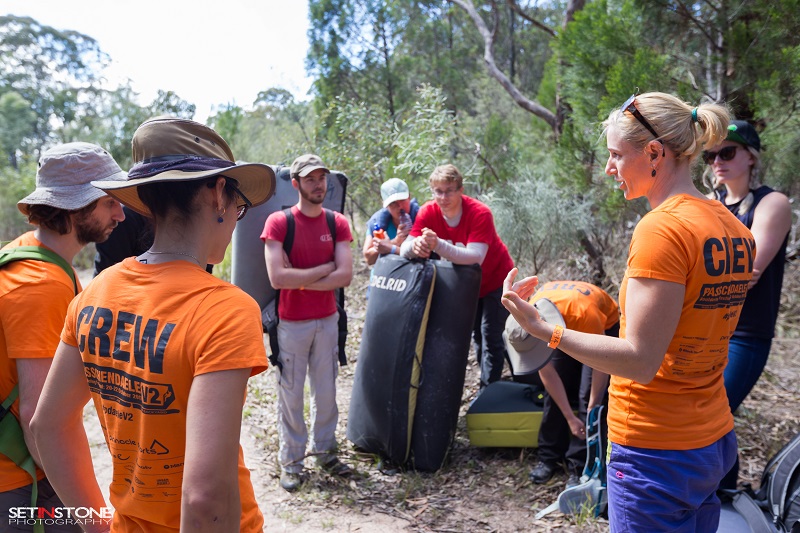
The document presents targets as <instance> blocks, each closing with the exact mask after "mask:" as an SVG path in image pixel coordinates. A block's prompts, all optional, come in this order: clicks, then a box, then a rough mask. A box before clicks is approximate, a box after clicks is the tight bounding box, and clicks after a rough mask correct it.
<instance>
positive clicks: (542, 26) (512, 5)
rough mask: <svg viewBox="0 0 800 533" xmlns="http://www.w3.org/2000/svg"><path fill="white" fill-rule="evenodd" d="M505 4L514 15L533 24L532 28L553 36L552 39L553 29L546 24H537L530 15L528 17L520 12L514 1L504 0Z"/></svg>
mask: <svg viewBox="0 0 800 533" xmlns="http://www.w3.org/2000/svg"><path fill="white" fill-rule="evenodd" d="M506 3H507V4H508V7H510V8H511V10H512V11H513V12H514V13H516V14H517V15H519V16H520V17H522V18H523V19H525V20H527V21H528V22H530V23H531V24H533V25H534V26H536V27H537V28H539V29H540V30H543V31H545V32H547V33H549V34H550V35H551V36H553V37H555V36H556V30H554V29H553V28H551V27H550V26H548V25H546V24H543V23H541V22H539V21H538V20H536V19H535V18H533V17H531V16H530V15H528V14H527V13H525V12H524V11H523V10H522V8H521V7H519V5H518V4H517V2H516V1H515V0H506Z"/></svg>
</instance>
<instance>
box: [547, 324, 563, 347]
mask: <svg viewBox="0 0 800 533" xmlns="http://www.w3.org/2000/svg"><path fill="white" fill-rule="evenodd" d="M562 335H564V326H556V327H555V328H554V329H553V336H552V337H550V342H548V343H547V347H548V348H552V349H554V350H555V349H556V348H558V345H559V344H561V336H562Z"/></svg>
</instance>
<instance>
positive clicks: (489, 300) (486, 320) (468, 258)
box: [401, 164, 514, 389]
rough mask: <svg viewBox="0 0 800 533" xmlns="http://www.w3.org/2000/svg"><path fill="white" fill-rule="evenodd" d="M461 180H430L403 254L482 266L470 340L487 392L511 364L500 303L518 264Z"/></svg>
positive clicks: (444, 172) (451, 168) (439, 176)
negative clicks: (506, 282)
mask: <svg viewBox="0 0 800 533" xmlns="http://www.w3.org/2000/svg"><path fill="white" fill-rule="evenodd" d="M463 180H464V179H463V177H462V176H461V173H460V172H459V170H458V168H456V167H455V165H450V164H447V165H441V166H439V167H436V168H435V169H434V171H433V173H432V174H431V176H430V180H429V181H430V186H431V192H432V194H433V201H432V202H427V203H426V204H425V205H423V206H422V207H421V208H420V210H419V213H418V214H417V219H416V220H415V221H414V227H413V228H412V229H411V233H410V238H409V239H406V241H405V242H404V243H403V246H402V248H401V254H402V255H403V256H404V257H408V258H413V257H422V258H428V257H430V256H431V254H432V253H436V254H438V255H439V256H440V257H442V258H444V259H447V260H449V261H452V262H453V263H456V264H459V265H471V264H475V263H477V264H479V265H480V266H481V269H482V274H483V275H482V278H481V287H480V292H479V295H478V298H479V300H478V312H477V314H476V317H475V325H474V327H473V331H472V338H473V341H474V346H475V353H476V355H477V358H478V364H479V365H480V367H481V380H480V386H481V389H483V388H484V387H486V386H487V385H488V384H489V383H492V382H495V381H498V380H499V379H500V377H501V375H502V373H503V362H504V361H505V359H506V358H507V354H506V348H505V343H504V342H503V328H504V327H505V322H506V317H508V311H507V310H506V309H505V308H504V307H503V305H502V304H501V303H500V296H501V295H502V289H503V280H504V279H505V276H506V274H508V272H509V271H510V270H511V269H512V268H513V267H514V261H513V260H512V259H511V255H510V254H509V253H508V248H506V245H505V244H504V243H503V241H502V240H501V239H500V236H499V235H498V234H497V230H496V229H495V227H494V218H493V217H492V212H491V211H490V210H489V207H488V206H486V204H483V203H481V202H479V201H478V200H475V199H474V198H470V197H469V196H467V195H465V194H464V193H463Z"/></svg>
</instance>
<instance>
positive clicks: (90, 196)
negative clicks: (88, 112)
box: [17, 142, 127, 216]
mask: <svg viewBox="0 0 800 533" xmlns="http://www.w3.org/2000/svg"><path fill="white" fill-rule="evenodd" d="M126 177H127V175H126V173H125V172H124V171H123V170H122V169H121V168H119V165H118V164H117V162H116V161H114V158H113V157H111V155H110V154H109V153H108V152H107V151H105V150H104V149H102V148H101V147H99V146H97V145H96V144H91V143H85V142H72V143H66V144H59V145H58V146H54V147H53V148H50V149H48V150H45V151H44V152H42V156H41V157H40V158H39V167H38V169H37V170H36V189H35V190H34V191H33V192H32V193H30V194H29V195H28V196H26V197H25V198H23V199H22V200H20V201H19V202H17V208H18V209H19V210H20V211H21V212H22V214H24V215H26V216H27V215H28V214H29V209H28V208H29V207H30V206H31V205H48V206H50V207H56V208H58V209H65V210H67V211H75V210H78V209H82V208H84V207H86V206H87V205H89V204H91V203H92V202H94V201H95V200H99V199H100V198H102V197H103V196H105V195H106V193H104V192H103V191H101V190H100V189H98V188H97V187H94V186H93V185H92V182H93V181H96V180H103V181H106V182H122V181H124V180H125V179H126Z"/></svg>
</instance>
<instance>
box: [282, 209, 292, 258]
mask: <svg viewBox="0 0 800 533" xmlns="http://www.w3.org/2000/svg"><path fill="white" fill-rule="evenodd" d="M283 214H284V216H286V237H284V238H283V251H284V252H286V255H287V257H288V255H289V254H290V253H291V251H292V245H293V244H294V214H292V208H291V207H287V208H286V209H284V210H283Z"/></svg>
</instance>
